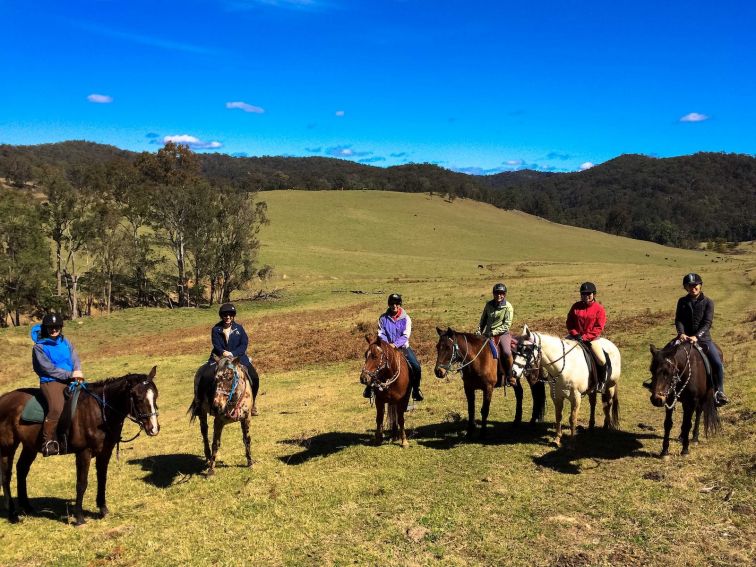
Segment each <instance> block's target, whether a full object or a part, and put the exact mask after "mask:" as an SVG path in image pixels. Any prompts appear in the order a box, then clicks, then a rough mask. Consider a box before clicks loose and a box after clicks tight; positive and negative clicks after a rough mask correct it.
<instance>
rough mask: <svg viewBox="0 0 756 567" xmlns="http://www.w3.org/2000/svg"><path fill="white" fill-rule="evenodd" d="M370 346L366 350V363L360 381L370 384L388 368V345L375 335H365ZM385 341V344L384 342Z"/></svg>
mask: <svg viewBox="0 0 756 567" xmlns="http://www.w3.org/2000/svg"><path fill="white" fill-rule="evenodd" d="M365 340H366V341H367V344H368V347H367V350H366V351H365V364H363V365H362V370H361V371H360V383H361V384H364V385H366V386H370V385H371V384H372V383H373V381H374V380H375V379H376V378H378V374H380V373H381V371H382V370H384V369H386V368H388V365H389V353H388V352H387V351H388V345H386V344H385V343H383V341H381V340H380V339H379V338H378V337H377V336H375V335H370V334H368V335H365ZM382 343H383V344H382Z"/></svg>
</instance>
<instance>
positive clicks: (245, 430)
mask: <svg viewBox="0 0 756 567" xmlns="http://www.w3.org/2000/svg"><path fill="white" fill-rule="evenodd" d="M249 426H250V419H249V417H246V418H245V419H243V420H242V422H241V430H242V441H244V454H245V455H246V456H247V466H248V467H251V466H252V465H253V464H254V461H253V460H252V449H251V447H250V446H251V445H252V437H251V436H250V434H249Z"/></svg>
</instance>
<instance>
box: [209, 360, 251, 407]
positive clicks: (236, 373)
mask: <svg viewBox="0 0 756 567" xmlns="http://www.w3.org/2000/svg"><path fill="white" fill-rule="evenodd" d="M229 366H230V367H231V369H232V370H233V373H234V377H233V380H232V381H231V387H230V388H229V389H228V393H226V392H227V391H226V389H225V388H224V387H222V386H221V385H220V384H219V385H218V386H217V388H216V395H217V394H218V393H220V394H222V395H224V396H227V397H226V403H225V404H224V405H223V410H222V413H223V414H224V415H226V416H229V417H232V416H233V414H234V413H235V412H236V411H237V410H238V407H239V405H240V404H241V401H242V398H243V397H244V392H245V391H246V387H247V386H246V385H247V380H240V379H239V371H238V370H237V368H236V366H235V365H234V364H231V363H230V362H229V363H227V364H226V365H225V366H224V369H225V368H228V367H229ZM219 368H220V367H219ZM240 381H241V383H242V389H241V391H240V392H239V396H238V398H237V400H236V405H235V406H234V407H232V408H230V409H229V406H230V405H231V402H232V400H233V399H234V394H235V393H236V389H237V388H238V387H239V382H240ZM217 382H218V381H217V379H216V383H217Z"/></svg>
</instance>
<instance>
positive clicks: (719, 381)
mask: <svg viewBox="0 0 756 567" xmlns="http://www.w3.org/2000/svg"><path fill="white" fill-rule="evenodd" d="M714 381H715V385H714V386H715V388H716V390H715V392H714V403H715V404H716V405H717V407H720V406H723V405H726V404H729V403H730V399H729V398H728V397H727V396H726V395H725V393H724V376H722V375H721V373H719V372H717V371H716V370H714Z"/></svg>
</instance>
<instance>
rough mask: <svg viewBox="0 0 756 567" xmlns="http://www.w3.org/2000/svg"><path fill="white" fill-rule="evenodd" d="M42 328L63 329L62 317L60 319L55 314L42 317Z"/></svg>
mask: <svg viewBox="0 0 756 567" xmlns="http://www.w3.org/2000/svg"><path fill="white" fill-rule="evenodd" d="M42 326H43V327H45V328H49V327H63V317H61V316H60V315H58V314H57V313H48V314H47V315H45V316H44V317H42Z"/></svg>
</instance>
